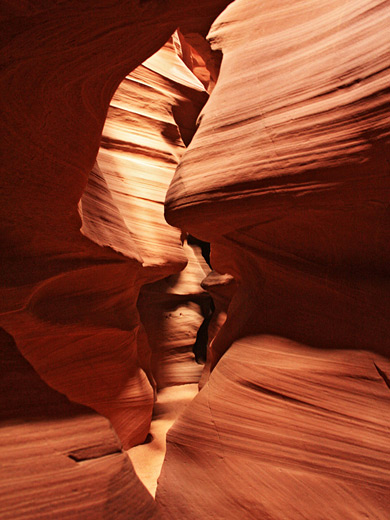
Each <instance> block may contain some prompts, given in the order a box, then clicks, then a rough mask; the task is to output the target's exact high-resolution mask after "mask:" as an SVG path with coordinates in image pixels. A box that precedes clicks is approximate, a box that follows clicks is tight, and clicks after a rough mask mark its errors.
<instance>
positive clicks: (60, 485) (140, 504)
mask: <svg viewBox="0 0 390 520" xmlns="http://www.w3.org/2000/svg"><path fill="white" fill-rule="evenodd" d="M0 343H1V358H0V412H1V413H0V475H1V478H0V517H1V519H2V520H15V519H16V518H23V519H26V520H36V519H37V518H39V519H42V520H46V519H53V518H58V519H68V518H69V519H75V518H77V519H85V520H89V519H91V518H96V519H103V518H118V519H128V518H129V515H131V516H132V517H133V518H140V519H144V520H149V519H156V520H157V518H161V516H160V515H159V514H158V513H157V509H156V506H155V504H154V503H153V500H152V498H151V496H150V495H149V494H148V493H147V491H146V489H145V488H144V487H143V486H142V484H141V483H140V481H139V480H138V477H137V476H136V474H135V472H134V469H133V467H132V465H131V463H130V462H129V460H128V457H127V455H126V453H124V452H123V451H122V450H121V445H120V442H119V439H118V438H117V436H116V434H115V433H114V431H113V429H112V427H111V425H110V424H109V422H108V421H107V419H104V418H103V417H101V416H99V415H98V414H96V413H95V412H93V411H92V410H89V409H88V408H86V407H83V406H80V405H76V404H74V403H71V402H69V401H68V400H67V399H66V398H65V397H64V396H63V395H61V394H59V393H58V392H55V391H54V390H52V389H51V388H49V387H48V386H47V385H46V384H45V383H44V382H43V381H42V380H41V379H40V378H39V377H38V375H37V374H36V372H35V371H34V370H33V368H32V367H31V366H30V365H29V364H28V363H27V361H26V360H25V359H24V358H23V357H22V356H21V354H20V353H19V352H18V351H17V349H16V348H15V344H14V343H13V341H12V338H11V337H10V336H9V335H7V334H6V333H5V332H4V331H2V330H0Z"/></svg>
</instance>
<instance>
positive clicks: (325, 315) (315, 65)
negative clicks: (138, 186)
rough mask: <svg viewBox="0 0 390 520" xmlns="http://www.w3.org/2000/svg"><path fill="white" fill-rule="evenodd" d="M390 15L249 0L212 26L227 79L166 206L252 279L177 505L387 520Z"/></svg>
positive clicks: (182, 449) (193, 509)
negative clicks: (389, 26) (221, 53)
mask: <svg viewBox="0 0 390 520" xmlns="http://www.w3.org/2000/svg"><path fill="white" fill-rule="evenodd" d="M389 21H390V6H389V3H388V2H385V1H380V0H373V1H371V0H363V1H361V2H358V3H357V4H356V3H353V4H352V3H351V2H347V3H345V2H338V1H334V2H331V3H329V2H328V3H324V2H311V1H305V2H298V3H295V4H291V2H287V1H285V2H278V3H275V2H271V1H270V2H263V3H261V4H260V3H257V2H252V1H249V0H236V1H235V2H234V3H233V4H231V5H230V6H229V7H228V8H227V9H226V10H225V11H224V13H223V14H222V15H221V16H220V17H219V18H218V20H217V21H216V22H215V24H214V25H213V27H212V29H211V32H210V39H211V41H212V45H213V47H214V48H217V49H220V50H222V52H223V60H222V66H221V71H220V76H219V79H218V83H217V85H216V87H215V89H214V91H213V93H212V95H211V97H210V100H209V102H208V103H207V105H206V106H205V108H204V110H203V111H202V114H201V116H200V126H199V129H198V131H197V133H196V135H195V137H194V139H193V141H192V143H191V145H190V147H189V149H188V151H187V152H186V153H185V155H184V156H183V159H182V161H181V163H180V165H179V168H178V169H177V172H176V174H175V177H174V180H173V183H172V185H171V187H170V189H169V191H168V195H167V200H166V215H167V219H168V221H169V222H170V223H171V224H173V225H175V226H178V227H181V228H183V229H185V230H186V231H188V232H189V233H192V234H194V235H195V236H197V237H199V238H201V239H203V240H207V241H210V242H211V261H212V265H213V267H214V268H215V269H216V270H217V271H219V272H220V273H225V272H227V273H230V274H231V275H233V276H234V278H235V280H236V282H237V290H236V292H235V294H234V295H233V298H232V301H231V303H230V306H229V309H228V312H227V319H226V321H225V323H224V325H223V326H222V328H221V329H220V332H219V333H218V335H217V336H216V338H215V339H214V340H213V342H212V344H211V349H210V354H211V360H210V361H211V365H212V367H211V368H213V367H214V371H213V373H212V375H211V377H210V380H209V382H208V384H206V385H205V386H204V388H203V390H202V391H201V392H200V394H199V395H198V396H197V398H196V399H195V400H194V401H193V403H192V404H191V405H190V407H189V408H188V409H187V412H186V413H185V414H184V415H183V417H182V419H181V420H179V421H178V423H177V424H176V425H175V426H174V427H173V429H172V430H171V432H170V433H169V435H168V441H169V442H168V452H167V458H166V461H165V463H164V466H163V473H162V477H161V479H160V486H159V488H158V491H157V501H158V502H159V503H160V504H162V505H163V506H164V508H165V509H166V510H167V511H168V512H169V514H170V515H171V517H172V518H180V517H181V515H183V512H184V511H186V517H187V518H207V517H209V516H207V515H208V514H209V511H210V510H211V509H212V510H213V511H215V512H216V513H215V518H238V517H240V518H263V517H264V518H272V519H279V518H291V519H294V520H295V519H298V518H310V519H322V518H324V516H325V517H331V518H334V519H336V518H337V519H338V518H340V519H342V518H346V517H348V518H351V519H352V518H353V519H358V518H362V517H363V516H365V517H367V518H373V519H374V518H375V519H381V520H384V519H385V518H386V515H387V512H386V510H387V509H388V504H389V502H388V497H389V490H390V473H389V461H390V452H389V446H390V443H389V434H388V429H387V426H386V420H384V418H385V417H387V416H389V412H390V408H389V403H390V401H389V355H390V344H389V337H390V334H389V333H390V316H389V308H390V305H389V304H390V301H389V271H388V258H389V253H390V251H389V243H390V241H389V236H390V233H389V231H390V229H389V222H390V221H389V218H388V216H389V212H388V207H389V206H388V205H389V188H390V181H389V179H390V177H389V157H390V153H389V152H390V150H389V137H390V118H389V107H390V103H389V102H390V96H389V90H388V83H389V79H390V62H389V52H388V51H389V49H390V33H389V31H388V29H387V27H388V24H389ZM179 481H180V483H181V486H180V487H179V486H178V484H177V483H178V482H179ZM173 489H174V490H175V491H174V492H172V490H173ZM189 493H190V497H192V498H188V494H189ZM189 502H190V503H191V506H190V507H189V506H188V503H189Z"/></svg>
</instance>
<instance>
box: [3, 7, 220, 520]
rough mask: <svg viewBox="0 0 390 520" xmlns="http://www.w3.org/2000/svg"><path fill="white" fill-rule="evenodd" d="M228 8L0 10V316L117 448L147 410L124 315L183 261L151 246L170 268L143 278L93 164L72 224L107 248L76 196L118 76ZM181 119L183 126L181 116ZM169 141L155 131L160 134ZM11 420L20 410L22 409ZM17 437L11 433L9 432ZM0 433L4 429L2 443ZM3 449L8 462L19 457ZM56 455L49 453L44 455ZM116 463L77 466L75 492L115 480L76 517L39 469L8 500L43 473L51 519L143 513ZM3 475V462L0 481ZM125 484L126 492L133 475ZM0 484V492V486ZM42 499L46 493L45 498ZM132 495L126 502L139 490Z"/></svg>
mask: <svg viewBox="0 0 390 520" xmlns="http://www.w3.org/2000/svg"><path fill="white" fill-rule="evenodd" d="M227 3H228V1H226V0H223V1H222V0H221V1H217V2H215V1H213V2H210V1H206V0H205V1H200V2H198V3H197V6H196V7H193V6H189V5H184V3H183V2H181V1H179V0H177V1H173V2H169V4H168V5H164V6H162V5H161V3H158V2H154V1H152V2H138V1H137V2H135V1H132V0H130V1H127V2H120V1H114V2H107V1H106V0H97V1H95V2H83V3H80V2H77V1H75V0H64V1H61V2H54V3H50V2H49V3H46V2H29V1H26V2H23V5H22V4H20V3H15V2H7V1H5V2H3V4H2V6H1V20H2V27H3V30H2V33H1V38H2V54H1V61H2V65H3V67H2V74H1V77H0V91H1V97H0V106H1V114H2V117H1V118H0V133H1V135H2V140H1V143H0V149H1V157H2V160H1V166H0V168H1V179H2V187H3V191H2V193H1V208H2V219H1V224H0V233H1V239H2V258H1V261H2V270H1V273H0V288H1V304H0V324H1V326H2V327H4V329H5V330H6V331H7V332H8V333H9V334H10V335H12V337H13V338H14V340H15V342H16V346H17V348H18V349H19V350H20V351H21V353H22V354H23V356H25V358H26V359H28V360H29V361H30V363H31V364H32V365H33V367H34V369H35V370H36V371H37V372H38V374H39V375H40V376H41V377H42V378H43V379H44V380H45V381H46V382H47V383H48V384H49V385H51V386H52V387H53V388H55V389H57V390H59V391H61V392H63V393H65V394H66V395H67V396H68V397H69V398H70V399H72V400H74V401H78V402H81V403H83V404H88V405H89V406H91V407H93V408H95V409H96V410H99V411H100V412H101V413H104V414H105V415H106V416H108V417H109V418H110V420H111V421H112V423H113V424H114V425H115V428H116V431H117V432H118V434H119V435H120V436H121V440H122V442H123V443H124V444H127V445H131V444H134V443H137V442H141V441H142V440H143V439H144V438H145V436H146V433H147V431H148V425H149V422H150V416H151V410H152V405H153V389H152V386H151V384H150V380H151V375H150V374H149V373H148V370H149V368H148V367H149V360H148V355H147V354H146V341H147V340H146V336H145V333H144V331H143V329H142V327H140V324H139V318H138V312H137V309H136V301H137V296H138V292H139V288H140V286H141V285H142V284H143V283H145V282H147V281H150V280H151V279H157V278H159V277H160V276H166V275H167V274H168V273H170V272H174V271H175V270H177V269H179V266H180V267H183V265H184V263H185V262H184V256H183V255H181V256H180V254H179V255H178V254H177V253H178V248H177V247H176V246H175V248H176V249H175V248H174V249H175V253H174V256H175V258H174V259H173V260H172V256H171V259H170V260H167V258H166V256H168V257H169V254H168V255H165V246H164V249H163V248H162V250H161V251H160V254H161V256H162V257H163V260H162V262H160V263H161V265H166V263H168V264H169V263H170V265H169V268H168V269H167V270H166V271H164V269H162V271H159V272H158V273H154V274H153V269H152V267H151V268H150V269H144V268H143V266H142V262H143V257H142V254H145V249H147V248H144V250H142V253H140V251H139V249H140V248H139V243H138V244H137V247H134V243H136V242H137V240H136V239H134V241H132V239H131V237H129V234H128V230H126V218H124V216H123V215H121V213H120V211H119V210H118V206H117V201H116V200H115V197H114V196H113V194H112V193H111V195H110V194H109V183H108V182H107V181H104V179H103V177H102V175H101V174H102V169H101V170H100V171H99V169H98V168H97V167H96V168H95V169H94V174H93V180H92V181H91V183H90V185H89V188H88V190H89V192H88V195H86V198H85V201H84V202H85V206H84V209H85V212H86V213H88V214H89V216H88V219H89V221H88V223H87V222H86V223H85V228H84V231H85V230H86V228H89V232H90V233H91V234H92V235H94V238H96V239H97V242H98V244H102V245H104V246H109V247H101V245H97V244H94V243H93V242H92V241H91V240H89V239H88V238H86V237H85V236H83V235H82V234H81V233H80V227H81V220H80V217H79V213H78V203H79V199H80V197H81V195H82V193H83V191H84V189H85V187H86V185H87V180H88V176H89V173H90V171H91V170H92V168H93V167H94V163H95V159H96V154H97V152H98V149H99V144H100V138H101V133H102V128H103V124H104V121H105V117H106V114H107V110H108V106H109V102H110V100H111V98H112V96H113V94H114V92H115V90H116V88H117V87H118V85H119V84H120V82H121V81H122V80H123V78H124V77H125V76H126V74H128V73H129V71H131V70H133V69H134V68H135V67H137V66H138V65H139V64H140V63H142V62H143V61H144V60H145V59H147V58H148V57H150V56H151V55H152V54H153V53H154V52H156V51H157V50H158V49H159V48H160V47H161V46H162V45H163V44H164V43H165V42H166V41H167V40H168V38H169V37H170V35H171V34H172V33H173V31H174V30H175V28H176V27H177V26H178V25H180V24H181V23H182V22H185V24H184V25H185V30H186V31H189V32H201V33H202V34H205V33H207V31H208V28H209V26H210V23H211V21H212V20H213V19H214V18H215V16H216V15H217V14H218V13H219V12H220V11H221V10H222V9H223V7H224V6H225V5H226V4H227ZM49 4H50V5H49ZM183 30H184V29H183ZM198 83H199V82H198ZM202 88H203V87H202ZM173 101H174V100H173V99H172V102H173ZM179 113H180V110H179ZM191 117H192V116H191ZM182 120H183V122H184V123H186V122H187V118H186V117H183V118H182ZM180 124H181V123H180ZM180 124H179V126H180ZM157 126H158V125H157ZM183 128H184V127H183ZM171 138H172V136H171V135H168V141H169V140H170V139H171ZM187 138H188V136H187ZM179 147H181V148H182V144H180V145H179ZM177 159H178V157H176V158H175V161H177ZM172 167H173V166H172ZM103 173H104V172H103ZM164 182H166V178H165V177H164ZM94 189H96V190H98V191H99V195H98V196H95V198H94V197H90V195H91V192H93V191H94ZM160 193H161V192H160ZM95 195H96V193H95ZM88 197H89V199H88ZM160 197H161V195H160ZM93 201H94V202H93ZM161 201H162V199H161ZM95 203H96V204H97V205H99V204H100V205H101V204H102V203H103V205H104V209H105V210H107V213H108V214H107V217H108V218H107V220H108V221H109V223H110V225H109V226H108V227H109V228H110V229H109V230H107V228H105V231H104V232H103V233H102V234H100V233H101V231H102V227H101V226H100V223H98V220H99V218H100V219H101V220H103V219H104V214H103V215H102V214H100V217H98V218H97V215H96V208H94V207H93V206H94V204H95ZM88 205H89V207H88ZM101 209H102V208H101ZM117 210H118V211H117ZM103 213H104V212H103ZM96 218H97V220H96ZM94 219H95V220H94ZM163 226H164V230H165V234H168V232H167V231H166V230H167V227H166V225H165V224H163ZM136 238H137V237H136ZM167 242H168V243H169V240H168V241H167ZM154 247H155V246H154ZM141 249H142V248H141ZM148 260H150V259H149V258H148ZM158 262H159V261H157V263H158ZM164 262H165V264H164ZM150 263H152V264H153V263H154V260H151V261H150ZM145 272H147V273H148V276H146V277H145ZM149 275H150V276H151V277H150V276H149ZM138 344H139V345H142V346H141V348H138ZM45 399H46V397H45V396H43V397H42V403H40V404H41V405H42V406H44V405H45V403H46V401H45ZM20 416H21V417H24V415H23V413H22V412H21V413H20ZM94 417H96V416H94ZM65 420H67V416H66V418H65ZM94 421H95V419H94V420H93V421H92V423H94ZM71 422H72V421H71ZM95 422H96V421H95ZM101 425H105V426H104V427H103V426H101ZM30 426H31V435H32V436H35V435H36V430H35V425H31V424H30V422H29V421H27V426H26V427H25V428H26V429H27V430H29V429H30ZM106 426H107V423H106V421H103V420H102V419H97V422H96V428H97V429H98V430H99V428H101V427H102V428H103V430H104V428H106ZM21 428H23V426H21ZM77 428H78V421H77V420H75V421H74V424H72V425H71V426H70V429H69V431H68V433H67V434H66V436H67V437H69V438H72V445H73V443H74V445H75V449H76V450H77V449H78V445H83V443H84V441H83V436H84V433H83V432H82V433H81V436H79V437H78V436H77V435H78V434H77V433H76V432H77ZM80 428H84V427H83V426H82V425H80ZM4 431H5V430H4ZM18 431H19V429H18V428H16V430H12V435H13V436H16V435H17V432H18ZM86 431H87V432H89V431H90V430H89V426H88V428H87V430H86ZM2 433H3V432H2ZM87 434H88V433H86V435H87ZM28 435H30V433H29V434H28ZM37 435H38V437H39V436H40V435H41V431H39V432H38V433H37ZM99 435H100V434H99ZM109 439H110V436H109V435H108V436H106V440H104V441H103V444H104V443H106V444H109V443H110V442H111V440H109ZM8 441H9V437H8V436H7V446H8ZM26 442H29V441H28V439H26ZM41 442H43V439H42V441H41V440H39V442H38V445H40V444H41ZM91 442H92V443H93V442H94V439H91ZM16 451H17V454H15V455H14V454H12V455H11V457H14V456H15V457H16V455H19V453H20V452H19V451H18V450H16ZM29 453H30V452H29ZM40 453H41V452H40V447H37V449H36V451H35V452H34V454H33V455H32V457H31V458H30V457H26V458H25V459H23V456H21V457H20V458H18V461H17V463H20V462H22V463H23V462H24V463H25V468H26V472H28V471H29V467H30V463H31V468H35V466H36V462H35V461H36V459H35V458H34V457H35V454H36V455H37V457H39V456H40ZM8 454H9V453H8V452H7V453H6V456H8ZM57 460H60V459H58V458H57V457H54V459H53V463H54V464H56V462H55V461H57ZM107 460H108V459H107ZM115 460H116V462H115V461H114V462H113V466H112V467H111V469H109V470H108V469H107V468H108V465H109V461H108V462H107V464H106V462H104V463H103V464H100V463H99V464H96V465H94V464H93V465H94V469H93V471H90V472H87V473H86V474H85V475H84V474H83V477H82V478H83V479H84V480H85V482H87V483H88V485H87V488H88V490H89V489H90V487H89V486H92V487H94V486H95V487H96V493H97V495H99V493H100V492H102V493H103V492H104V491H103V490H104V489H105V488H106V485H107V486H108V483H107V482H108V481H109V480H110V479H111V477H112V479H111V482H112V483H113V486H114V487H115V490H112V489H111V488H110V490H109V492H107V494H105V497H104V498H102V497H100V498H97V499H96V500H95V498H93V499H91V502H89V501H88V500H86V502H85V504H81V505H80V507H81V508H84V509H83V512H80V511H81V510H79V509H77V508H76V509H75V510H74V511H73V508H74V507H75V506H74V504H73V502H72V499H71V493H72V488H71V486H69V485H68V481H65V480H66V479H65V480H62V477H59V481H58V482H57V481H56V480H55V479H54V477H53V476H52V474H51V473H49V474H46V473H42V472H39V471H38V472H36V471H35V469H33V470H32V475H33V476H32V477H31V480H29V481H28V482H26V487H25V488H23V490H22V492H21V494H22V495H23V496H25V498H26V499H27V498H28V496H29V493H30V492H31V490H34V491H33V492H34V493H38V491H37V490H38V489H40V490H41V491H39V494H40V496H41V495H42V500H46V497H45V496H44V493H43V492H42V490H43V489H44V488H45V487H46V486H47V481H48V480H50V479H52V480H53V486H54V487H55V492H53V493H52V492H50V493H49V494H47V499H48V500H49V502H50V504H51V506H50V507H51V509H50V513H47V514H50V515H51V516H52V517H56V518H60V517H61V516H62V517H66V515H68V517H71V518H77V517H79V518H90V517H91V515H92V516H96V517H99V516H98V515H97V513H96V507H95V503H97V502H99V503H100V504H102V503H104V501H105V500H106V499H107V503H106V506H107V507H106V509H105V510H104V512H103V513H102V515H104V516H105V517H106V518H107V517H113V516H115V517H118V518H121V515H122V511H123V510H124V509H126V511H127V512H126V514H130V515H131V514H133V517H134V518H145V517H146V518H149V517H152V516H153V514H154V513H152V512H151V511H152V510H153V506H152V505H150V503H149V505H147V502H148V500H149V499H148V496H147V495H146V496H145V497H146V498H145V497H144V498H142V500H141V502H142V501H144V506H145V507H144V506H142V503H141V506H140V507H139V508H138V506H137V507H135V505H133V506H132V505H131V504H132V500H133V499H134V497H132V496H131V493H132V491H131V492H130V490H129V489H128V488H127V486H128V485H130V487H131V486H133V485H132V484H131V479H133V477H130V476H129V475H130V474H131V472H130V469H129V465H128V462H126V460H127V459H125V458H124V459H123V456H122V455H120V456H116V455H115ZM73 462H74V461H73ZM73 462H72V461H70V460H69V459H67V464H68V465H69V464H71V465H72V472H69V475H68V474H67V477H66V478H68V476H69V478H71V479H73V478H76V477H74V476H73V475H74V473H73V467H74V464H73ZM7 467H8V466H7ZM13 471H14V466H12V467H11V466H10V469H9V473H10V475H12V472H13ZM15 471H16V470H15ZM94 471H96V474H95V473H94ZM105 473H106V474H105ZM108 473H109V474H108ZM16 474H17V475H19V473H16ZM80 474H81V472H80ZM95 477H96V478H95ZM128 478H129V480H127V479H128ZM135 482H136V483H134V486H133V488H134V492H135V494H136V495H137V493H138V491H137V486H138V485H139V483H137V482H138V481H136V480H135ZM43 483H44V486H43ZM12 485H14V483H13V484H12ZM108 487H109V486H108ZM4 489H5V491H4V493H5V494H7V493H8V492H9V489H10V488H9V487H6V488H4ZM28 489H30V491H28ZM140 489H143V488H142V487H141V488H140ZM122 492H123V494H122ZM111 493H112V494H113V495H114V497H113V499H112V500H111V498H110V497H111ZM141 494H142V493H141ZM53 496H58V497H59V499H58V502H55V500H54V499H53ZM123 496H127V497H128V498H129V497H130V498H129V500H130V502H129V501H128V500H127V499H125V500H122V498H123ZM116 497H119V498H118V500H119V502H120V505H118V503H117V502H116ZM121 497H122V498H121ZM2 500H3V497H2ZM134 500H135V502H134V504H135V503H136V502H137V500H138V498H137V497H135V499H134ZM14 502H15V504H14V505H13V506H12V507H13V509H10V508H9V507H8V506H9V502H7V504H6V506H5V509H6V510H9V511H10V513H9V514H10V515H11V517H12V518H19V517H22V516H23V515H24V514H25V513H26V511H25V509H24V507H25V506H24V504H25V502H23V501H22V500H19V501H18V500H17V498H15V499H14ZM41 503H42V502H41V498H39V499H38V500H37V503H36V505H34V504H31V503H29V505H28V507H30V508H31V513H30V512H28V513H26V514H28V515H30V517H31V516H35V517H37V515H38V516H39V515H40V516H42V518H44V517H45V515H46V511H47V510H48V508H49V505H48V504H47V503H45V505H44V508H43V509H42V508H40V504H41ZM65 503H66V504H65ZM64 504H65V505H64ZM122 506H123V507H122ZM149 506H150V508H149ZM37 508H38V509H37ZM45 508H46V509H45ZM148 508H149V509H148ZM41 512H42V515H41ZM7 514H8V513H7ZM83 515H84V516H83Z"/></svg>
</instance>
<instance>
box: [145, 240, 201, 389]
mask: <svg viewBox="0 0 390 520" xmlns="http://www.w3.org/2000/svg"><path fill="white" fill-rule="evenodd" d="M183 250H184V251H185V253H186V255H187V258H188V264H187V266H186V268H185V269H184V270H183V271H181V272H180V273H178V274H176V275H171V276H169V277H167V278H165V279H164V280H161V281H159V282H154V283H152V284H148V285H145V286H144V287H142V289H141V292H140V296H139V299H138V309H139V311H140V316H141V321H142V324H143V325H144V327H145V330H146V333H147V336H148V340H149V344H150V347H151V350H152V361H151V362H152V372H153V376H154V378H155V380H156V384H157V389H161V388H164V387H165V386H172V385H180V384H190V383H197V382H198V381H199V379H200V376H201V373H202V368H203V365H201V364H198V363H196V360H195V355H194V347H195V345H196V342H197V336H198V331H199V328H200V327H201V325H202V323H203V322H204V319H205V315H206V314H207V311H208V308H209V306H210V296H209V295H208V294H207V293H206V292H205V290H204V289H202V287H201V285H200V284H201V282H202V280H203V279H204V278H205V276H206V275H207V274H208V272H209V271H210V268H209V266H208V265H207V264H206V262H205V260H204V259H203V257H202V255H201V253H200V248H199V247H197V246H195V245H191V246H190V245H188V243H187V241H186V240H185V241H184V244H183ZM205 347H206V345H205Z"/></svg>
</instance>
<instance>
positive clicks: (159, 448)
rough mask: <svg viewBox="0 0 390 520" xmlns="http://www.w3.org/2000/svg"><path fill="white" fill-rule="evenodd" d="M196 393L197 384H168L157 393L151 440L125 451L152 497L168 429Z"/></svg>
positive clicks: (163, 455)
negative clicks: (168, 385)
mask: <svg viewBox="0 0 390 520" xmlns="http://www.w3.org/2000/svg"><path fill="white" fill-rule="evenodd" d="M197 393H198V385H197V384H190V385H179V386H170V387H167V388H164V389H163V390H161V392H159V393H158V395H157V403H156V405H155V408H154V414H153V420H152V424H151V428H150V434H151V437H152V439H151V442H149V443H147V444H142V445H140V446H136V447H135V448H131V449H130V450H128V452H127V453H128V455H129V457H130V459H131V461H132V463H133V466H134V469H135V471H136V472H137V475H138V476H139V478H140V479H141V481H142V482H143V484H144V485H145V487H146V488H147V489H148V490H149V492H150V493H151V494H152V495H153V496H155V494H156V488H157V479H158V477H159V475H160V472H161V466H162V463H163V461H164V457H165V449H166V441H165V439H166V434H167V431H168V430H169V428H170V427H171V426H172V424H173V423H174V422H175V420H176V418H177V417H178V416H179V414H180V413H181V411H182V410H183V408H184V407H185V406H186V405H187V404H188V403H189V402H190V401H192V399H193V398H194V397H195V395H196V394H197Z"/></svg>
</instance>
